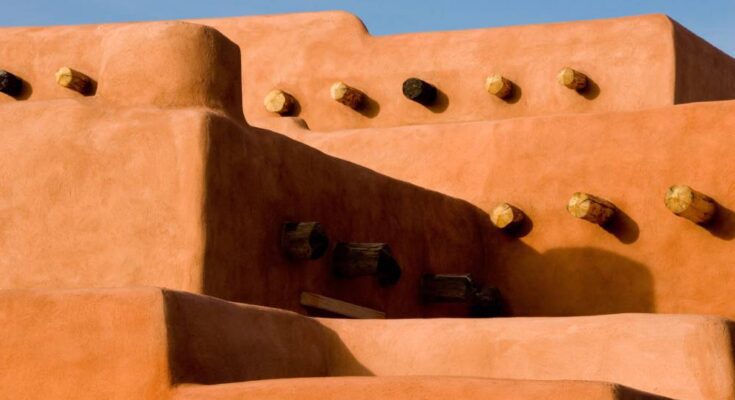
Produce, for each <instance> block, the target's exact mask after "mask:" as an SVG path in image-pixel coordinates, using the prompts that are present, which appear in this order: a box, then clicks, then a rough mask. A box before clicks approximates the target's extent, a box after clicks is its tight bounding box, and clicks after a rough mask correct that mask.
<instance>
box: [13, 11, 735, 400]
mask: <svg viewBox="0 0 735 400" xmlns="http://www.w3.org/2000/svg"><path fill="white" fill-rule="evenodd" d="M196 22H197V23H184V22H160V23H143V24H117V25H95V26H82V27H54V28H12V29H2V30H0V60H1V61H0V63H1V64H0V68H2V69H6V70H8V71H10V72H12V73H14V74H16V75H18V76H19V77H21V78H22V79H23V80H24V82H25V83H24V90H23V92H22V93H21V94H20V95H19V96H17V97H15V98H13V97H9V96H5V95H0V121H2V126H3V129H2V134H1V135H0V160H2V161H0V178H2V185H0V254H1V255H2V257H0V289H1V290H0V387H2V389H1V390H0V398H4V397H8V398H13V399H16V398H52V399H53V398H70V397H74V398H77V399H99V398H109V399H143V400H146V399H166V398H172V399H231V398H241V397H243V396H250V397H257V398H279V399H285V398H297V397H298V398H299V399H304V398H317V397H318V398H320V399H330V398H334V399H337V398H343V397H344V395H345V394H352V396H351V397H354V398H360V396H363V397H365V396H367V395H370V396H371V397H376V396H377V397H389V396H392V395H394V394H396V393H398V394H396V398H413V397H415V396H414V395H416V396H418V395H424V394H425V395H426V398H453V397H463V398H525V399H537V398H558V399H568V398H575V399H577V398H578V399H654V398H657V397H656V396H657V395H662V396H671V397H672V398H676V399H680V400H704V399H707V400H732V399H735V378H734V376H735V367H733V354H734V352H733V340H732V326H733V325H732V322H731V321H730V320H728V319H725V318H733V317H734V316H735V302H734V301H733V299H732V298H731V296H730V293H731V290H730V288H731V286H732V285H733V284H735V273H732V272H731V271H730V269H729V268H728V265H729V264H730V259H729V255H730V253H732V249H731V247H732V243H733V242H732V241H733V239H735V212H733V211H732V209H733V207H735V186H733V184H732V183H731V180H730V179H729V177H730V176H732V175H733V174H735V162H733V161H735V160H733V156H732V154H731V151H730V148H731V147H732V145H733V144H735V143H733V142H734V140H735V139H733V136H732V132H733V131H735V116H734V115H735V101H732V100H730V101H720V102H709V103H697V104H686V105H683V103H692V102H699V101H704V100H727V99H732V98H733V97H735V78H733V76H735V75H733V71H735V61H733V59H732V58H731V57H729V56H727V55H725V54H724V53H722V52H720V51H718V50H716V49H714V48H713V47H711V46H710V45H709V44H707V43H705V42H704V41H702V40H701V39H699V38H698V37H696V36H695V35H693V34H692V33H690V32H688V31H686V29H684V28H683V27H681V26H679V25H678V24H677V23H675V22H673V21H671V20H670V19H669V18H667V17H664V16H660V15H653V16H643V17H630V18H621V19H614V20H603V21H592V22H579V23H564V24H553V25H540V26H526V27H510V28H498V29H487V30H474V31H463V32H440V33H423V34H408V35H397V36H389V37H373V36H371V35H369V34H368V33H367V31H366V30H365V27H364V26H363V25H362V23H361V22H360V21H359V20H358V19H356V18H355V17H354V16H351V15H348V14H344V13H318V14H298V15H289V16H271V17H248V18H231V19H218V20H199V21H196ZM652 38H655V40H652ZM61 66H69V67H72V68H74V69H77V70H79V71H81V72H83V73H85V74H87V75H89V76H90V77H91V78H92V79H93V80H94V81H95V90H94V93H93V94H92V95H90V96H82V95H80V94H78V93H76V92H73V91H70V90H67V89H64V88H61V87H60V86H58V85H56V84H55V83H54V81H53V73H54V71H56V70H57V69H58V68H59V67H61ZM562 66H571V67H574V68H577V69H579V70H581V71H582V72H585V73H587V74H588V75H589V76H590V78H591V79H592V82H593V84H592V88H591V90H590V91H588V92H586V93H584V94H578V93H576V92H574V91H570V90H568V89H565V88H563V87H561V86H560V85H558V84H557V83H556V81H555V73H556V72H557V71H558V69H559V68H561V67H562ZM490 73H502V74H505V75H506V76H507V77H508V78H510V79H512V80H513V81H514V82H515V83H516V84H517V89H518V90H517V92H516V95H515V97H514V98H512V99H511V100H510V101H507V102H504V101H500V100H498V99H495V98H492V97H491V96H490V95H488V94H487V93H486V92H485V91H484V90H483V85H482V84H483V80H484V78H485V76H486V75H488V74H490ZM410 76H418V77H420V78H423V79H425V80H428V81H430V82H432V83H434V84H436V85H437V86H438V88H439V89H440V91H441V93H440V96H439V102H438V104H436V105H434V106H431V107H428V108H426V107H423V106H419V105H417V104H414V103H411V102H409V101H408V100H406V99H405V98H403V97H402V95H401V93H400V84H401V82H402V81H403V80H404V79H405V78H408V77H410ZM336 80H342V81H345V82H347V83H348V84H350V85H353V86H355V87H357V88H358V89H360V90H362V91H364V92H365V93H366V94H367V95H368V96H369V98H370V100H369V101H368V107H367V108H366V109H363V110H362V111H361V112H356V111H353V110H351V109H349V108H347V107H345V106H343V105H341V104H338V103H336V102H334V101H333V100H331V99H330V98H329V94H328V87H329V84H331V83H332V82H333V81H336ZM276 87H278V88H281V89H285V90H287V91H289V92H291V93H292V94H293V95H295V96H296V98H297V99H298V102H299V106H298V107H297V112H296V115H295V116H291V117H278V116H275V115H270V114H267V113H266V112H265V111H264V110H263V106H262V99H263V96H264V95H265V93H266V92H267V91H269V90H270V89H273V88H276ZM679 183H682V184H688V185H691V186H692V187H694V188H695V189H698V190H700V191H702V192H704V193H706V194H708V195H710V196H712V197H713V198H714V199H715V200H716V201H717V202H718V203H719V204H720V211H719V213H718V215H717V217H716V220H715V221H714V222H713V223H712V224H711V225H708V226H706V227H702V226H697V225H695V224H693V223H691V222H689V221H686V220H684V219H681V218H677V217H675V216H673V215H672V214H671V213H670V212H669V211H668V210H666V208H665V207H664V206H663V194H664V191H665V190H666V188H667V187H668V186H669V185H672V184H679ZM577 191H585V192H589V193H592V194H595V195H598V196H601V197H603V198H606V199H608V200H610V201H612V202H613V203H615V205H616V206H617V207H618V208H619V209H620V211H621V217H620V218H619V219H618V221H617V222H616V224H615V225H613V226H610V227H607V228H606V229H603V228H601V227H599V226H597V225H593V224H590V223H587V222H584V221H581V220H577V219H573V218H572V217H571V216H570V215H569V214H568V213H567V212H566V211H565V210H564V207H565V204H566V201H567V199H568V198H569V196H570V195H571V194H572V193H574V192H577ZM502 201H507V202H511V203H513V204H515V205H516V206H518V207H520V208H521V209H523V210H524V211H525V212H526V213H527V215H528V216H529V217H530V219H531V221H532V227H531V229H530V231H529V232H527V235H525V236H524V237H520V238H519V237H515V236H511V235H507V234H504V233H502V232H500V231H499V230H498V229H496V228H493V227H492V225H491V223H490V221H489V218H488V215H487V212H488V211H489V210H490V209H491V207H493V206H494V205H495V204H497V203H499V202H502ZM286 221H319V222H321V223H322V224H323V226H324V227H325V228H326V230H327V233H328V235H329V236H330V238H331V239H332V246H331V247H330V249H329V250H328V251H327V254H326V256H325V257H323V258H321V259H319V260H315V261H307V262H293V261H290V260H288V259H287V258H286V257H285V255H284V254H283V253H282V250H281V249H280V247H279V244H280V233H281V224H282V223H283V222H286ZM336 241H355V242H385V243H388V244H389V245H390V246H391V248H392V250H393V254H394V256H395V258H396V259H397V261H398V262H399V264H400V265H401V266H402V267H403V274H402V276H401V279H400V280H399V281H398V283H397V284H395V285H392V286H380V285H379V283H378V282H377V280H376V279H374V278H373V277H363V278H359V279H353V280H340V279H337V278H335V277H334V276H333V274H332V272H331V270H330V266H331V264H330V263H331V255H332V251H333V245H334V242H336ZM423 273H472V274H473V276H474V278H475V280H476V281H478V282H479V283H482V284H489V285H493V286H497V287H498V288H499V289H500V291H501V294H502V297H503V302H504V312H505V313H507V314H508V315H509V316H516V317H517V316H536V317H535V318H498V319H483V320H464V319H432V320H414V319H411V320H398V321H397V320H387V321H346V320H339V319H313V318H308V317H305V316H302V315H297V314H294V313H291V312H288V311H283V310H273V309H267V308H263V307H259V306H249V305H242V304H233V303H229V302H226V301H223V300H219V299H215V298H212V297H205V296H200V295H198V294H197V293H199V294H208V295H212V296H216V297H219V298H222V299H226V300H234V301H239V302H250V303H254V304H259V305H269V306H275V307H279V308H285V309H290V310H294V311H299V312H301V313H305V312H307V310H306V309H304V308H302V307H301V306H300V305H299V303H298V302H299V294H300V293H301V292H302V291H310V292H316V293H319V294H323V295H327V296H331V297H335V298H337V299H340V300H344V301H347V302H352V303H355V304H359V305H362V306H367V307H371V308H375V309H378V310H381V311H384V312H385V313H386V314H387V316H388V317H389V318H396V317H434V316H463V315H465V314H466V312H467V307H466V305H462V304H455V305H427V304H422V303H421V301H420V294H419V283H420V277H421V275H422V274H423ZM139 285H152V286H161V287H168V288H172V289H177V290H183V291H188V292H194V293H182V292H177V291H172V290H166V289H154V288H149V289H141V288H130V286H139ZM109 287H123V288H118V289H100V288H109ZM125 287H128V288H125ZM55 288H71V289H73V290H69V291H55V290H50V289H55ZM83 288H87V289H83ZM89 288H97V289H89ZM623 312H625V313H628V312H639V313H693V314H716V315H719V317H713V316H683V315H650V314H625V315H603V316H592V317H569V318H543V317H544V316H578V315H592V314H613V313H623ZM723 317H725V318H723ZM432 375H438V376H442V377H441V378H432V377H428V378H427V377H425V376H432ZM356 376H361V377H356ZM422 376H423V377H422ZM469 376H471V377H472V378H469ZM310 377H312V378H313V377H316V378H314V379H311V378H310ZM327 377H330V378H327ZM514 380H517V381H514ZM535 380H542V381H535ZM580 380H581V381H580ZM251 381H258V382H251ZM598 381H599V382H598ZM605 382H607V383H605ZM300 391H301V392H303V391H308V395H307V396H301V395H299V392H300ZM644 392H650V393H651V394H648V393H644ZM308 396H311V397H308ZM493 396H494V397H493Z"/></svg>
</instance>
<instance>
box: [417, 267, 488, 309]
mask: <svg viewBox="0 0 735 400" xmlns="http://www.w3.org/2000/svg"><path fill="white" fill-rule="evenodd" d="M420 290H421V298H422V299H423V301H424V302H425V303H467V304H468V305H469V306H470V313H471V315H474V316H482V317H491V316H497V315H499V314H500V312H501V308H502V301H501V298H500V291H499V290H498V289H497V288H494V287H489V286H483V285H479V284H477V283H475V282H473V281H472V277H471V276H470V275H469V274H424V275H423V276H422V277H421V287H420Z"/></svg>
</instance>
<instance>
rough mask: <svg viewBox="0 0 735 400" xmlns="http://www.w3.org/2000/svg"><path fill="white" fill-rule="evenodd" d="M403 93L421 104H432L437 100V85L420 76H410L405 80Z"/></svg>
mask: <svg viewBox="0 0 735 400" xmlns="http://www.w3.org/2000/svg"><path fill="white" fill-rule="evenodd" d="M403 95H404V96H406V98H407V99H409V100H413V101H415V102H417V103H419V104H423V105H425V106H430V105H432V104H434V101H436V96H437V90H436V87H435V86H434V85H432V84H430V83H428V82H425V81H422V80H421V79H419V78H408V79H406V80H405V81H404V82H403Z"/></svg>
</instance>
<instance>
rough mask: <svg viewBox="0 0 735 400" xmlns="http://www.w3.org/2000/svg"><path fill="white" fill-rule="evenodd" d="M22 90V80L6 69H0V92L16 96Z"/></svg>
mask: <svg viewBox="0 0 735 400" xmlns="http://www.w3.org/2000/svg"><path fill="white" fill-rule="evenodd" d="M22 90H23V80H21V79H20V78H18V77H17V76H15V75H13V74H11V73H10V72H8V71H5V70H1V69H0V92H2V93H5V94H7V95H8V96H17V95H19V94H20V92H21V91H22Z"/></svg>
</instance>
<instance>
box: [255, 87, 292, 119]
mask: <svg viewBox="0 0 735 400" xmlns="http://www.w3.org/2000/svg"><path fill="white" fill-rule="evenodd" d="M263 105H264V106H265V109H266V110H267V111H268V112H272V113H275V114H280V115H288V114H290V113H291V112H293V110H294V108H295V106H296V99H295V98H294V97H293V96H291V95H290V94H288V93H286V92H284V91H283V90H279V89H274V90H271V91H270V92H268V94H267V95H265V99H264V100H263Z"/></svg>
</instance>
